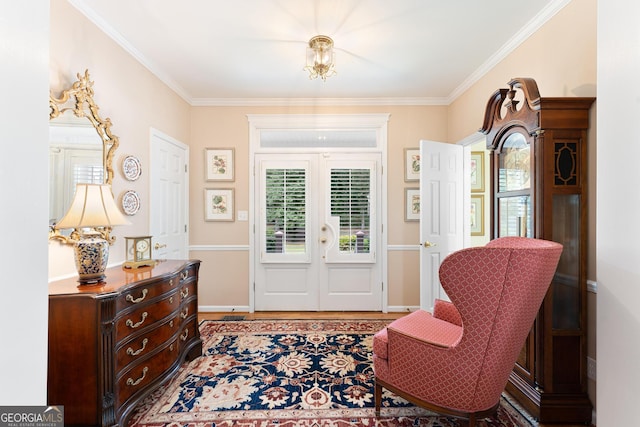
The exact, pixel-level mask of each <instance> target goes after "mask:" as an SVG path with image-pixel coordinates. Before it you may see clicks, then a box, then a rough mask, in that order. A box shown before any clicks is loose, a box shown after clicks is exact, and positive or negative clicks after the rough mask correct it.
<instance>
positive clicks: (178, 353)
mask: <svg viewBox="0 0 640 427" xmlns="http://www.w3.org/2000/svg"><path fill="white" fill-rule="evenodd" d="M199 267H200V261H197V260H190V261H177V260H164V261H159V262H158V264H157V265H156V266H154V267H144V268H140V269H134V270H123V269H122V268H120V267H114V268H110V269H107V271H106V275H107V278H106V283H104V284H102V285H96V286H83V287H78V283H77V282H76V279H75V278H72V279H67V280H61V281H58V282H53V283H51V284H50V285H49V362H48V363H49V365H48V384H47V393H48V395H47V401H48V404H50V405H64V415H65V425H82V426H124V425H126V421H127V419H128V417H129V416H130V415H131V411H132V409H133V408H134V407H135V405H136V404H137V403H138V402H140V400H142V399H143V398H144V397H146V396H147V395H148V394H149V393H150V392H152V391H153V390H154V389H156V388H157V387H158V386H159V385H160V384H161V383H163V382H165V381H168V380H169V379H170V378H171V377H172V376H173V375H174V374H175V373H176V372H177V370H178V368H179V367H180V365H181V363H182V362H183V361H184V360H185V359H187V360H192V359H194V358H196V357H198V356H200V355H201V354H202V341H201V340H200V333H199V330H198V294H197V291H198V269H199Z"/></svg>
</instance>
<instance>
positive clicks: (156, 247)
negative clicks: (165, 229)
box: [153, 243, 167, 251]
mask: <svg viewBox="0 0 640 427" xmlns="http://www.w3.org/2000/svg"><path fill="white" fill-rule="evenodd" d="M166 247H167V245H166V244H164V243H163V244H162V245H161V244H160V243H156V244H155V245H154V246H153V249H155V250H156V251H157V250H158V249H160V248H166Z"/></svg>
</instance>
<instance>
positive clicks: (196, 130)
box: [190, 106, 447, 308]
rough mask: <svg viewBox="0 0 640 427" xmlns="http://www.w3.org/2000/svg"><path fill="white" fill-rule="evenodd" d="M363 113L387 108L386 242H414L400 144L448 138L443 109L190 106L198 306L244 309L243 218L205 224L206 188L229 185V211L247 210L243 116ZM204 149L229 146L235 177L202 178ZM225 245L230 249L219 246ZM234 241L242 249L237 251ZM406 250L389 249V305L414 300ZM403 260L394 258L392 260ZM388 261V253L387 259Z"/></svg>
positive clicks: (415, 279)
mask: <svg viewBox="0 0 640 427" xmlns="http://www.w3.org/2000/svg"><path fill="white" fill-rule="evenodd" d="M312 113H314V114H363V113H389V114H390V118H389V123H388V141H387V142H388V150H387V153H388V155H387V157H388V164H387V171H385V174H384V176H383V179H386V180H387V185H388V199H387V202H388V203H387V206H386V207H385V208H387V209H388V224H387V225H386V227H385V230H388V233H389V235H388V243H389V245H416V247H417V245H418V244H419V242H418V237H417V235H418V229H419V226H418V223H408V222H405V221H404V188H405V187H411V186H415V184H414V183H411V184H409V183H406V182H404V163H403V155H404V148H412V147H418V145H419V144H418V143H419V140H420V139H431V140H438V141H446V140H447V130H446V123H447V107H445V106H384V107H383V106H380V107H194V108H193V109H192V114H191V117H192V128H191V144H190V150H191V174H190V177H191V181H190V198H191V205H190V224H191V244H192V245H193V246H204V247H205V248H199V249H198V250H193V251H192V257H194V258H198V259H201V260H203V261H204V262H203V263H202V266H201V275H200V305H201V306H205V307H216V308H224V307H238V306H240V307H247V306H248V305H249V303H250V302H249V263H250V259H249V250H248V244H249V223H248V222H243V221H234V222H232V223H229V222H205V221H204V220H203V215H204V206H203V202H204V196H203V194H204V189H205V188H214V187H217V188H234V189H235V205H236V206H235V208H236V212H237V211H238V210H244V211H248V210H249V194H248V192H249V179H250V173H249V170H248V168H249V123H248V119H247V115H248V114H312ZM207 147H220V148H224V147H234V148H235V157H236V161H235V166H236V170H235V171H236V174H235V181H234V182H232V183H228V184H225V183H219V184H213V183H211V182H206V181H205V180H204V150H205V148H207ZM225 246H232V247H231V248H225ZM236 246H241V248H237V247H236ZM411 252H412V251H410V250H409V251H407V250H401V251H399V252H393V258H394V262H391V259H390V260H389V268H388V270H389V274H388V282H389V283H388V289H389V291H388V295H389V305H390V306H408V305H410V306H416V305H418V304H419V288H418V283H419V263H418V258H417V256H416V255H415V254H413V253H411ZM403 255H406V256H407V260H404V259H403V260H401V261H400V262H395V260H397V258H398V257H402V256H403ZM390 258H391V256H390Z"/></svg>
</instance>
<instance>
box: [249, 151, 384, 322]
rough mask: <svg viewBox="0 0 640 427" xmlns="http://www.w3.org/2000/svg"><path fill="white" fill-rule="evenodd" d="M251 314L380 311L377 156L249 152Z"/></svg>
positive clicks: (378, 178)
mask: <svg viewBox="0 0 640 427" xmlns="http://www.w3.org/2000/svg"><path fill="white" fill-rule="evenodd" d="M255 160H256V161H255V164H256V174H255V179H256V182H255V189H256V190H257V193H258V194H256V204H255V206H256V212H255V218H256V227H255V228H256V230H255V233H256V236H255V243H256V246H257V248H256V251H255V260H254V262H255V268H254V271H255V276H254V277H255V308H256V310H300V311H304V310H310V311H313V310H318V311H329V310H358V311H359V310H381V308H382V281H381V268H380V263H379V262H378V259H377V252H378V245H379V242H380V226H379V224H378V223H377V221H376V218H378V217H379V215H378V213H379V212H380V209H381V206H380V197H379V193H380V176H379V175H380V162H381V159H380V154H377V153H371V154H345V153H297V154H256V158H255Z"/></svg>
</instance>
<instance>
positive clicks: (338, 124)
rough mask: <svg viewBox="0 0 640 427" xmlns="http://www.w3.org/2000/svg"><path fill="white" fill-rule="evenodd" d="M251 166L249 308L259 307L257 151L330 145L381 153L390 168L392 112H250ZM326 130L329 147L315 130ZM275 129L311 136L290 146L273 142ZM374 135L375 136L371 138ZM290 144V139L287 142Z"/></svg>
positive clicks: (383, 188) (383, 261)
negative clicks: (350, 139)
mask: <svg viewBox="0 0 640 427" xmlns="http://www.w3.org/2000/svg"><path fill="white" fill-rule="evenodd" d="M247 118H248V121H249V170H250V171H251V172H250V173H251V174H252V177H251V178H252V179H250V180H249V183H250V184H249V195H250V196H249V212H250V216H249V227H250V232H249V259H250V260H251V262H250V263H249V264H250V271H249V284H248V285H249V311H250V312H252V313H253V312H254V311H255V297H256V295H255V285H254V283H255V277H256V276H255V274H256V272H255V264H254V260H255V259H256V258H255V257H256V235H255V230H256V215H255V214H254V212H255V208H256V196H255V194H256V190H257V189H256V188H255V183H254V181H255V180H254V179H253V177H254V176H255V174H256V173H257V172H256V154H259V153H272V154H276V153H282V152H285V151H284V150H283V148H286V152H287V153H296V152H299V153H309V152H313V153H321V152H326V151H327V148H330V149H331V151H332V152H337V153H340V152H341V153H358V152H369V153H372V152H375V153H380V155H381V163H382V170H383V171H386V170H387V123H388V121H389V114H387V113H384V114H249V115H247ZM317 132H326V133H328V134H330V135H333V136H334V137H335V139H334V143H333V144H332V146H330V147H327V146H326V145H325V144H323V143H322V141H321V138H317V137H316V135H315V133H317ZM274 133H277V134H280V135H286V134H287V133H291V134H292V135H294V134H296V133H297V134H298V135H306V136H311V138H308V139H307V141H306V143H304V146H296V145H295V142H293V143H290V144H287V145H286V147H282V146H280V147H278V146H277V145H278V144H272V143H270V142H269V136H270V135H273V134H274ZM340 134H350V135H353V136H355V140H356V142H355V143H344V144H343V143H342V142H341V141H340ZM367 136H372V137H373V138H367ZM285 144H286V142H285ZM386 181H387V180H386V177H385V176H384V174H383V177H382V180H381V183H380V184H381V185H380V198H381V202H382V206H383V208H382V209H381V212H380V218H378V226H379V227H380V228H381V230H382V232H381V233H380V246H379V247H380V256H379V260H378V262H379V263H380V269H381V277H382V281H383V283H382V286H383V288H382V311H383V312H385V313H386V312H387V308H388V295H387V254H386V252H387V233H386V223H387V210H386V208H385V207H386V206H387V182H386Z"/></svg>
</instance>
